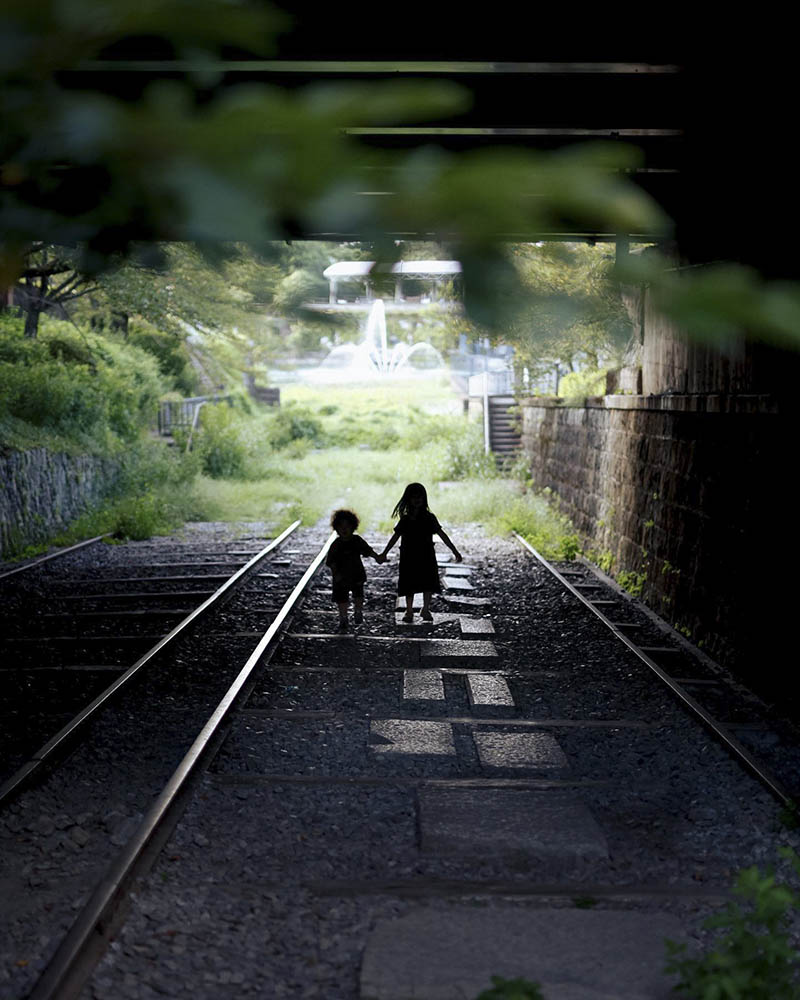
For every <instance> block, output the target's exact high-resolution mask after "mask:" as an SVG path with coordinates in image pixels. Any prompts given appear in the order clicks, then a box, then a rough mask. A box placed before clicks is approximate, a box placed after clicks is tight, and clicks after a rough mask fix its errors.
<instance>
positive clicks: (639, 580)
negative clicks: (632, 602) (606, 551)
mask: <svg viewBox="0 0 800 1000" xmlns="http://www.w3.org/2000/svg"><path fill="white" fill-rule="evenodd" d="M617 583H618V584H619V585H620V587H622V589H623V590H627V592H628V593H629V594H630V595H631V596H632V597H639V596H640V595H641V593H642V588H643V587H644V585H645V584H646V583H647V573H637V572H636V571H635V570H627V569H623V570H620V572H619V573H617Z"/></svg>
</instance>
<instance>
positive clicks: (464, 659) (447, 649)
mask: <svg viewBox="0 0 800 1000" xmlns="http://www.w3.org/2000/svg"><path fill="white" fill-rule="evenodd" d="M419 655H420V657H421V658H422V662H423V663H424V664H425V665H426V666H433V665H434V664H435V665H436V666H440V665H441V666H445V665H447V664H453V663H454V662H455V661H457V662H459V663H462V664H466V663H469V661H470V660H484V659H486V660H488V659H497V650H496V649H495V646H494V643H492V642H490V641H489V640H488V639H428V640H427V641H426V642H423V643H422V644H421V645H420V647H419Z"/></svg>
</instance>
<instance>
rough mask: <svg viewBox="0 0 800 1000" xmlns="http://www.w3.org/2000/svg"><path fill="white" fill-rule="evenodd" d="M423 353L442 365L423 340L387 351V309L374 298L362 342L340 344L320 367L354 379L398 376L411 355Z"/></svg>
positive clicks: (380, 300) (434, 350) (381, 300)
mask: <svg viewBox="0 0 800 1000" xmlns="http://www.w3.org/2000/svg"><path fill="white" fill-rule="evenodd" d="M422 351H427V352H433V353H434V354H435V355H436V357H437V358H438V360H439V364H440V365H444V361H443V360H442V356H441V354H440V353H439V351H437V350H436V348H435V347H433V346H432V345H431V344H429V343H427V342H426V341H419V342H418V343H416V344H412V345H409V344H404V343H399V344H395V345H394V347H391V348H390V347H389V343H388V339H387V336H386V309H385V307H384V304H383V299H375V301H374V302H373V303H372V308H371V309H370V311H369V316H368V317H367V327H366V331H365V334H364V339H363V340H362V341H361V343H360V344H341V345H340V346H339V347H335V348H334V349H333V350H332V351H331V353H330V354H329V355H328V357H327V359H326V360H325V362H323V364H325V365H326V366H328V367H332V366H336V367H340V366H341V368H343V369H344V370H345V371H346V372H347V373H348V374H350V375H353V376H358V375H362V376H363V375H370V376H375V375H378V376H383V377H389V376H395V375H397V374H398V373H399V372H400V371H401V370H402V369H403V368H404V367H405V366H406V365H407V364H408V362H409V359H410V358H411V357H413V355H414V354H417V353H419V352H422ZM343 362H344V364H343Z"/></svg>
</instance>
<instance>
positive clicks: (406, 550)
mask: <svg viewBox="0 0 800 1000" xmlns="http://www.w3.org/2000/svg"><path fill="white" fill-rule="evenodd" d="M394 530H395V531H396V532H397V534H398V535H400V571H399V574H398V579H397V593H398V594H400V595H401V596H403V597H407V596H408V595H409V594H424V593H434V594H438V593H440V591H441V589H442V585H441V583H440V582H439V567H438V566H437V565H436V554H435V552H434V550H433V536H434V535H435V534H436V532H437V531H440V530H441V528H440V526H439V522H438V521H437V520H436V517H435V516H434V515H433V514H431V512H430V511H429V510H423V511H420V513H419V514H418V515H417V516H416V517H410V516H409V515H408V514H404V515H403V517H401V518H400V520H399V521H398V522H397V524H396V525H395V529H394Z"/></svg>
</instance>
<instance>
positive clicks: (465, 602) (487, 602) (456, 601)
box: [440, 594, 492, 608]
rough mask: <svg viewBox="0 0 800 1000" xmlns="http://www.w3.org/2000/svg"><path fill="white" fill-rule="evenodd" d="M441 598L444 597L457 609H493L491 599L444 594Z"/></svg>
mask: <svg viewBox="0 0 800 1000" xmlns="http://www.w3.org/2000/svg"><path fill="white" fill-rule="evenodd" d="M440 596H442V597H443V598H444V600H445V601H446V602H447V603H448V604H453V605H455V606H456V607H465V608H488V607H491V604H492V599H491V597H466V596H462V595H461V594H442V595H440Z"/></svg>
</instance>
